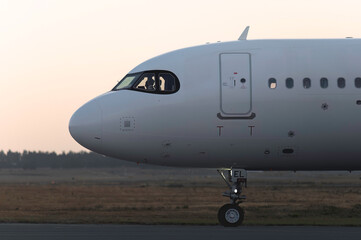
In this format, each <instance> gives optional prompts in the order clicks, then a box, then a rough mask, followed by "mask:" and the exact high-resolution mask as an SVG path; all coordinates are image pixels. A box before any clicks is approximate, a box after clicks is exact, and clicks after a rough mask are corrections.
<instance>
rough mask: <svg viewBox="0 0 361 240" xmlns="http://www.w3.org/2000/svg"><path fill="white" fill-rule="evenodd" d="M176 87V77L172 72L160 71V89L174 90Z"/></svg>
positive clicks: (162, 90) (164, 90)
mask: <svg viewBox="0 0 361 240" xmlns="http://www.w3.org/2000/svg"><path fill="white" fill-rule="evenodd" d="M175 89H176V81H175V77H174V76H173V75H172V74H170V73H159V90H160V91H161V92H174V91H175Z"/></svg>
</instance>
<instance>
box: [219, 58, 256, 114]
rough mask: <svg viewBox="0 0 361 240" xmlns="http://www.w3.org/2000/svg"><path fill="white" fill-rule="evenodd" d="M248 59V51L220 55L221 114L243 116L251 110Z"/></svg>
mask: <svg viewBox="0 0 361 240" xmlns="http://www.w3.org/2000/svg"><path fill="white" fill-rule="evenodd" d="M250 59H251V55H250V54H249V53H222V54H221V55H220V77H221V79H220V81H221V99H220V101H221V115H222V116H225V117H227V116H245V115H249V114H250V112H251V110H252V109H251V108H252V99H251V87H252V85H251V66H250Z"/></svg>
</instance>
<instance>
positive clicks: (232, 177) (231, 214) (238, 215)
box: [217, 169, 247, 227]
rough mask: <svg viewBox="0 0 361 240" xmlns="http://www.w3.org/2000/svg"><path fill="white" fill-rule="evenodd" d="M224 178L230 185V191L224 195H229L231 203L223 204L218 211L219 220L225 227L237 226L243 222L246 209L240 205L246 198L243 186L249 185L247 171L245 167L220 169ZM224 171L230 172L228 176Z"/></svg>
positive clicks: (219, 171)
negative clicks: (243, 193)
mask: <svg viewBox="0 0 361 240" xmlns="http://www.w3.org/2000/svg"><path fill="white" fill-rule="evenodd" d="M217 171H218V173H219V174H220V175H221V176H222V178H223V180H224V181H225V183H226V184H227V186H228V187H229V189H230V190H229V191H226V192H224V193H223V196H225V197H229V198H230V200H231V203H229V204H225V205H223V206H222V207H221V208H220V209H219V211H218V221H219V223H220V224H221V225H222V226H225V227H237V226H239V225H241V224H242V222H243V218H244V210H243V209H242V208H241V207H240V206H238V205H239V204H240V203H242V202H243V201H244V200H245V199H246V196H245V195H241V194H242V188H243V187H247V171H246V170H245V169H220V170H217ZM224 172H228V178H226V177H225V175H224Z"/></svg>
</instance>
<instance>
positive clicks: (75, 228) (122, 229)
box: [0, 224, 361, 240]
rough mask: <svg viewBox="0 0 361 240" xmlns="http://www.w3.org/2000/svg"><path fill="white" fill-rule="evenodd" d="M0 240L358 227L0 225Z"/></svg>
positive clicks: (246, 235)
mask: <svg viewBox="0 0 361 240" xmlns="http://www.w3.org/2000/svg"><path fill="white" fill-rule="evenodd" d="M0 239H1V240H15V239H16V240H18V239H19V240H20V239H21V240H35V239H48V240H58V239H66V240H72V239H77V240H83V239H84V240H85V239H86V240H93V239H94V240H108V239H147V240H152V239H156V240H159V239H175V240H177V239H183V240H191V239H197V240H198V239H217V240H218V239H252V240H254V239H255V240H257V239H262V240H263V239H267V240H273V239H277V240H279V239H292V240H298V239H302V240H305V239H307V240H308V239H317V240H322V239H325V240H326V239H327V240H332V239H347V240H350V239H358V240H359V239H361V228H360V227H279V226H275V227H271V226H270V227H268V226H249V227H248V226H242V227H238V228H224V227H221V226H163V225H156V226H152V225H70V224H69V225H63V224H0Z"/></svg>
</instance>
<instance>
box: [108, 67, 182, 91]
mask: <svg viewBox="0 0 361 240" xmlns="http://www.w3.org/2000/svg"><path fill="white" fill-rule="evenodd" d="M179 87H180V84H179V80H178V78H177V76H176V75H175V74H174V73H172V72H169V71H145V72H139V73H131V74H128V75H126V76H125V77H124V78H123V79H122V80H121V81H120V82H119V83H118V84H117V85H116V86H115V87H114V88H113V89H112V91H118V90H122V89H128V90H135V91H141V92H146V93H155V94H172V93H175V92H177V91H178V90H179Z"/></svg>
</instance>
